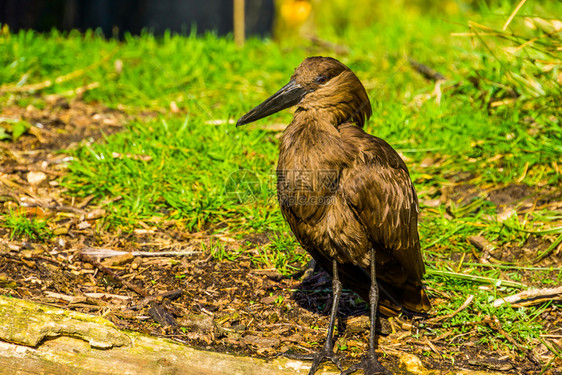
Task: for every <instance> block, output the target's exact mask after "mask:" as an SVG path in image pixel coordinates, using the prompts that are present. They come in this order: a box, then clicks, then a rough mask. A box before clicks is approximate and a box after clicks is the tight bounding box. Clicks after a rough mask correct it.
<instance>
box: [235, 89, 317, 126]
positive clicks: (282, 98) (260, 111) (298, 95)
mask: <svg viewBox="0 0 562 375" xmlns="http://www.w3.org/2000/svg"><path fill="white" fill-rule="evenodd" d="M306 94H307V91H306V90H305V89H303V88H302V86H301V85H299V84H298V83H296V82H295V81H290V82H289V83H287V84H286V85H285V86H283V87H281V89H279V91H277V92H276V93H275V94H273V95H271V96H270V97H269V98H267V99H266V100H265V101H264V102H263V103H261V104H260V105H258V106H257V107H256V108H254V109H252V110H251V111H250V112H248V113H246V114H245V115H244V116H242V117H240V118H239V119H238V122H236V126H240V125H246V124H249V123H250V122H254V121H256V120H259V119H261V118H264V117H267V116H269V115H272V114H274V113H275V112H279V111H281V110H282V109H285V108H289V107H292V106H294V105H296V104H298V103H299V102H300V101H301V99H302V98H303V97H304V96H305V95H306Z"/></svg>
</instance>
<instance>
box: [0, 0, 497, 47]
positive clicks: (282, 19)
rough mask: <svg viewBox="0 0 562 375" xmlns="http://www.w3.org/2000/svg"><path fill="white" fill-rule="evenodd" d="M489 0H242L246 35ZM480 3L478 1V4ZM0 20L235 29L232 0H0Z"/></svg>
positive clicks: (158, 30)
mask: <svg viewBox="0 0 562 375" xmlns="http://www.w3.org/2000/svg"><path fill="white" fill-rule="evenodd" d="M489 2H490V1H471V0H466V1H460V0H446V1H436V0H409V1H408V0H386V1H375V0H356V1H354V2H353V6H351V5H350V3H349V2H348V1H346V0H245V33H246V35H249V36H252V35H258V36H272V35H273V36H275V37H276V38H280V37H290V36H299V35H303V34H311V33H314V31H315V29H316V28H317V27H319V26H321V25H330V27H332V28H333V29H334V30H335V31H336V32H337V31H338V30H339V31H342V30H344V29H345V28H346V27H347V26H348V25H349V24H350V23H353V24H354V25H355V26H359V27H361V26H368V25H369V24H370V23H372V22H376V21H377V20H380V19H381V18H382V17H384V15H385V13H386V12H384V9H385V8H387V7H388V6H389V5H390V6H392V7H394V6H396V7H400V8H403V7H406V8H409V9H410V10H411V11H414V12H432V13H439V14H443V15H454V14H456V13H458V12H461V11H466V10H469V9H471V8H473V7H474V6H476V5H479V4H482V3H489ZM476 3H478V4H476ZM0 22H1V23H2V24H7V25H9V27H10V29H11V30H12V31H18V30H20V29H33V30H37V31H49V30H51V29H53V28H56V29H58V30H71V29H78V30H80V31H85V30H87V29H99V30H101V31H102V32H103V34H104V35H105V36H107V37H112V36H116V37H122V36H123V34H124V33H126V32H129V33H131V34H133V35H137V34H140V32H141V31H142V30H143V29H146V30H148V31H150V32H152V33H154V34H155V35H160V34H162V33H164V32H165V31H166V30H170V31H171V32H174V33H179V34H190V33H191V32H192V31H193V30H196V31H197V32H198V33H205V32H208V31H213V32H216V33H217V34H218V35H225V34H228V33H229V32H232V30H233V1H232V0H207V1H204V2H202V1H197V0H116V1H110V0H82V1H78V0H2V1H0Z"/></svg>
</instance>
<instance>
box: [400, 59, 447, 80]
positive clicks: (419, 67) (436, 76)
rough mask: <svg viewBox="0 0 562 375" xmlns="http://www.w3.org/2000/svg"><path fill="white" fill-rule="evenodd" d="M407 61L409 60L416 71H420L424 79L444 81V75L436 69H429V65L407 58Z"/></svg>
mask: <svg viewBox="0 0 562 375" xmlns="http://www.w3.org/2000/svg"><path fill="white" fill-rule="evenodd" d="M408 61H409V62H410V65H411V66H412V68H414V70H415V71H416V72H418V73H420V74H421V75H422V76H424V77H425V78H426V79H429V80H432V81H436V82H437V81H444V80H445V76H444V75H443V74H441V73H439V72H438V71H436V70H433V69H431V68H430V67H429V66H427V65H425V64H422V63H420V62H417V61H416V60H414V59H412V58H409V59H408Z"/></svg>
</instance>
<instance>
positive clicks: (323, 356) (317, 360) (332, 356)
mask: <svg viewBox="0 0 562 375" xmlns="http://www.w3.org/2000/svg"><path fill="white" fill-rule="evenodd" d="M300 359H308V360H312V366H310V371H308V375H314V373H316V371H318V367H319V366H320V364H321V363H322V362H326V361H327V360H330V361H331V362H332V363H333V364H334V365H336V366H338V369H339V370H340V371H342V365H341V362H340V358H339V357H338V356H337V355H336V353H334V351H333V350H332V349H327V348H323V349H322V350H320V351H319V352H318V353H316V354H312V355H303V356H302V357H300Z"/></svg>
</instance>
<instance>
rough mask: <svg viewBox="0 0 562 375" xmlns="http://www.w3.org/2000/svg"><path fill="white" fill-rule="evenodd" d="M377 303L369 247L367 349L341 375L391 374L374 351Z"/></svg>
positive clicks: (373, 265)
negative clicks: (368, 330)
mask: <svg viewBox="0 0 562 375" xmlns="http://www.w3.org/2000/svg"><path fill="white" fill-rule="evenodd" d="M378 304H379V287H378V285H377V278H376V272H375V249H371V288H370V289H369V305H370V307H371V309H370V311H369V317H370V323H371V327H370V328H371V330H370V332H369V349H368V351H367V354H366V355H365V358H363V360H362V361H361V362H359V363H356V364H354V365H352V366H351V367H350V368H348V369H347V370H345V371H344V372H342V373H341V375H349V374H352V373H354V372H355V371H357V370H363V373H364V374H365V375H375V374H384V375H392V374H391V373H390V372H389V371H388V370H387V369H385V368H384V367H383V365H381V363H380V362H379V360H378V359H377V353H375V343H376V342H375V321H376V318H377V308H378Z"/></svg>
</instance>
